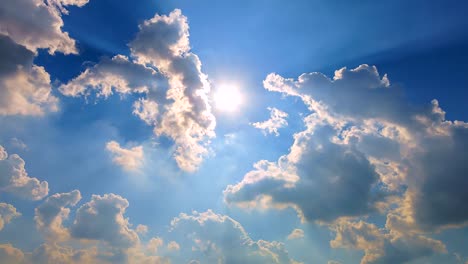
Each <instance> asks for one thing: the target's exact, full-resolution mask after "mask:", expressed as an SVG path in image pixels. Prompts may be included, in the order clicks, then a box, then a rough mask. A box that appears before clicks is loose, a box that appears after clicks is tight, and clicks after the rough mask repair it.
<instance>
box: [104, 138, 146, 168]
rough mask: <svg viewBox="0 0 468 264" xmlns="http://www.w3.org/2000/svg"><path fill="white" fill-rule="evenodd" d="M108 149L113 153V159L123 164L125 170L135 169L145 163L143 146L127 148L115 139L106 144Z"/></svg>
mask: <svg viewBox="0 0 468 264" xmlns="http://www.w3.org/2000/svg"><path fill="white" fill-rule="evenodd" d="M106 149H107V151H109V152H110V153H111V154H112V156H113V159H112V161H113V162H114V163H115V164H118V165H120V166H122V168H124V169H125V170H128V171H135V170H138V169H139V168H141V166H142V165H143V159H144V153H143V146H135V147H132V148H130V149H126V148H122V147H120V144H119V143H117V142H115V141H109V142H107V144H106Z"/></svg>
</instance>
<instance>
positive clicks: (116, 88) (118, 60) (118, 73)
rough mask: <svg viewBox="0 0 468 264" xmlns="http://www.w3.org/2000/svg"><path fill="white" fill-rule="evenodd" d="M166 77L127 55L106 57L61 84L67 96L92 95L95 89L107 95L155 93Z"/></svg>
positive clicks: (105, 96) (104, 95)
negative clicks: (114, 93)
mask: <svg viewBox="0 0 468 264" xmlns="http://www.w3.org/2000/svg"><path fill="white" fill-rule="evenodd" d="M165 85H166V84H165V78H164V77H162V75H161V74H159V73H158V72H157V71H156V70H154V69H153V68H150V67H146V66H144V65H141V64H138V63H135V62H133V61H131V60H130V59H129V58H128V57H126V56H123V55H116V56H114V57H113V58H111V59H109V58H107V57H104V58H102V59H101V61H100V62H99V63H97V64H96V65H94V66H92V67H89V68H87V69H86V70H85V71H84V72H82V73H81V74H80V75H78V76H77V77H75V78H73V79H72V80H70V81H69V82H68V83H66V84H62V85H61V86H60V87H59V91H60V92H61V93H62V94H64V95H66V96H72V97H77V96H88V95H89V94H90V93H91V90H93V91H95V92H96V94H97V95H98V96H102V97H104V98H107V97H108V96H110V95H112V94H113V92H117V93H119V94H128V93H149V92H153V93H155V92H156V91H157V90H158V89H159V88H161V87H162V88H164V86H165Z"/></svg>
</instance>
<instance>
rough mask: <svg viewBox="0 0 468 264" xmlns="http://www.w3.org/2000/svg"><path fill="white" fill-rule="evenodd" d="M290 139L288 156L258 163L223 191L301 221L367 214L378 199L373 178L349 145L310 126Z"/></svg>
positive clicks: (325, 129)
mask: <svg viewBox="0 0 468 264" xmlns="http://www.w3.org/2000/svg"><path fill="white" fill-rule="evenodd" d="M312 123H313V122H312V121H307V120H306V125H307V126H308V129H307V130H305V131H303V132H301V133H298V134H296V135H295V136H294V138H295V142H294V144H293V146H292V147H291V152H290V153H289V154H288V155H285V156H282V157H280V158H279V160H278V162H277V163H273V162H268V161H260V162H258V163H257V164H255V166H254V167H255V170H253V171H250V172H249V173H247V174H246V175H245V176H244V179H243V180H242V181H241V182H240V183H238V184H236V185H229V186H228V187H227V188H226V190H225V191H224V195H225V200H226V201H227V202H228V203H233V204H237V205H239V206H262V207H267V208H270V207H274V208H286V207H292V208H294V209H296V210H297V212H298V214H299V215H300V216H301V218H302V219H303V220H306V221H315V220H320V221H333V220H335V219H337V218H339V217H342V216H359V215H365V214H367V213H370V212H372V211H373V210H374V209H375V208H376V202H378V201H379V200H380V199H381V198H382V195H383V194H382V193H381V192H379V189H377V188H374V185H375V184H376V183H377V181H378V175H377V173H376V172H375V170H374V167H373V166H372V165H371V164H370V163H369V161H368V160H367V159H366V157H365V156H364V155H363V154H362V153H361V152H359V151H358V150H356V148H355V147H353V146H347V145H342V144H337V143H333V142H332V140H331V138H332V137H333V135H334V134H333V129H332V128H331V127H329V126H323V127H315V126H313V125H312Z"/></svg>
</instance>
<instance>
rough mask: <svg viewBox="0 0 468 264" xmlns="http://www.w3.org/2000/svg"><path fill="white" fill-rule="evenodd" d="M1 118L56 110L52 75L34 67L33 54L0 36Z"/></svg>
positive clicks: (6, 37) (38, 67) (7, 38)
mask: <svg viewBox="0 0 468 264" xmlns="http://www.w3.org/2000/svg"><path fill="white" fill-rule="evenodd" d="M0 56H1V57H2V60H1V62H0V95H1V96H0V115H36V116H37V115H43V114H44V113H46V112H54V111H57V109H58V106H57V103H58V99H57V98H56V97H55V96H53V95H52V94H51V91H52V90H51V86H50V76H49V74H48V73H47V72H46V71H45V69H44V68H43V67H41V66H37V65H34V64H33V59H34V53H33V52H31V51H29V50H28V49H26V48H25V47H24V46H21V45H18V44H16V43H15V42H13V41H12V40H11V39H10V38H9V37H8V36H5V35H1V34H0Z"/></svg>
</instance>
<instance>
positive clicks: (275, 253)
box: [171, 210, 294, 263]
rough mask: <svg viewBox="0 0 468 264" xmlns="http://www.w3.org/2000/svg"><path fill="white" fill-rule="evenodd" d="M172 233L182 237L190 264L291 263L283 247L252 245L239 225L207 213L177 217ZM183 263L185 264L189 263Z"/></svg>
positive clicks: (262, 241) (266, 243)
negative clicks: (197, 262)
mask: <svg viewBox="0 0 468 264" xmlns="http://www.w3.org/2000/svg"><path fill="white" fill-rule="evenodd" d="M171 229H172V231H173V232H176V233H180V234H184V235H185V237H186V238H187V239H188V241H187V242H188V248H192V251H193V252H192V254H191V255H192V261H199V262H200V263H294V261H293V260H291V259H290V258H289V256H288V252H287V251H286V249H285V248H284V245H283V244H282V243H279V242H275V241H273V242H268V241H264V240H258V241H253V240H252V239H251V238H250V237H249V235H248V234H247V232H246V231H245V230H244V228H243V227H242V226H241V224H240V223H239V222H237V221H235V220H234V219H232V218H230V217H229V216H226V215H219V214H215V213H214V212H212V211H210V210H208V211H206V212H203V213H198V212H193V214H191V215H188V214H180V215H179V217H176V218H174V219H173V220H172V222H171ZM189 260H190V259H188V260H184V261H185V262H187V261H189Z"/></svg>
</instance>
